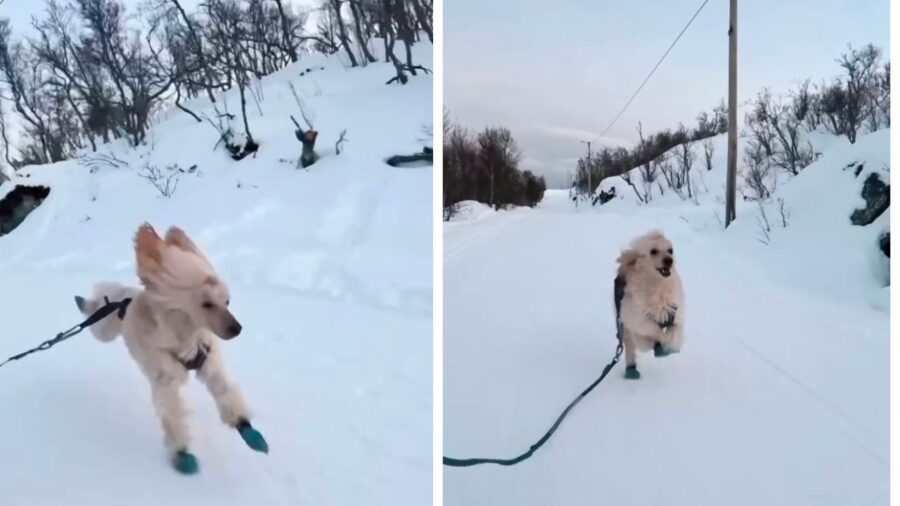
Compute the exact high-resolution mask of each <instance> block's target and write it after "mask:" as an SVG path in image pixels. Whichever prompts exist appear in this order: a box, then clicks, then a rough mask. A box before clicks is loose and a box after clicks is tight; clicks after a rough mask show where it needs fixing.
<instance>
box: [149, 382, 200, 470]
mask: <svg viewBox="0 0 900 506" xmlns="http://www.w3.org/2000/svg"><path fill="white" fill-rule="evenodd" d="M150 388H151V390H152V391H153V405H154V406H155V407H156V413H157V415H158V416H159V421H160V423H161V424H162V429H163V434H164V435H165V442H166V447H168V449H169V450H170V451H172V452H173V457H172V465H174V466H175V469H177V470H178V471H179V472H181V473H182V474H194V473H196V472H197V471H198V468H199V466H198V464H197V459H196V458H195V457H194V456H193V455H192V454H191V453H190V452H188V442H189V441H188V440H189V433H188V428H187V412H186V411H185V408H184V401H183V400H182V399H181V394H180V392H179V389H180V388H181V385H180V383H179V382H178V381H177V380H175V379H174V378H165V377H163V378H160V379H154V380H152V381H151V382H150Z"/></svg>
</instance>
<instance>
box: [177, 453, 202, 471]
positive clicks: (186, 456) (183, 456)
mask: <svg viewBox="0 0 900 506" xmlns="http://www.w3.org/2000/svg"><path fill="white" fill-rule="evenodd" d="M172 466H173V467H174V468H175V470H176V471H178V472H179V473H181V474H187V475H190V474H197V473H198V472H199V471H200V464H199V463H198V462H197V457H194V455H193V454H192V453H190V452H189V451H187V450H179V451H178V452H176V453H175V455H174V456H173V457H172Z"/></svg>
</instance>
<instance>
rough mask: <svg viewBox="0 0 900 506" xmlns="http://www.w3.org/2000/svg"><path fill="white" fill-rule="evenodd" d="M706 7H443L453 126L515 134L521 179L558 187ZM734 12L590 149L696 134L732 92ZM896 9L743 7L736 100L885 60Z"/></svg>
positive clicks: (647, 0) (466, 2) (807, 3)
mask: <svg viewBox="0 0 900 506" xmlns="http://www.w3.org/2000/svg"><path fill="white" fill-rule="evenodd" d="M701 3H702V0H641V1H635V0H631V1H628V0H602V1H601V0H557V1H547V0H491V1H489V2H485V1H482V0H447V1H446V2H444V104H445V107H446V108H447V109H448V110H449V112H450V117H451V118H452V119H453V120H455V121H456V122H458V123H460V124H462V125H464V126H466V127H469V128H470V129H474V130H480V129H482V128H484V127H486V126H505V127H508V128H509V129H510V130H511V131H512V133H513V136H514V137H515V138H516V140H517V143H518V145H519V147H520V149H521V151H522V155H523V156H522V162H521V164H520V166H521V168H523V169H529V170H532V171H533V172H535V173H537V174H541V175H544V176H546V177H547V183H548V185H552V186H564V185H565V184H566V181H567V179H566V178H567V174H568V173H569V172H572V171H574V166H575V162H576V160H577V158H578V157H579V156H582V155H583V154H584V153H585V150H586V146H585V145H584V144H582V143H581V142H580V141H581V140H591V139H595V138H596V137H597V136H598V135H599V134H600V132H602V131H603V129H604V128H605V127H606V126H607V125H608V124H609V122H610V121H612V119H613V117H614V116H615V115H616V113H617V112H618V111H619V110H620V109H621V108H622V106H623V105H624V104H625V102H626V101H627V100H628V98H629V97H630V96H631V94H632V93H633V92H634V90H635V89H636V88H637V86H638V85H639V84H640V83H641V81H642V80H643V79H644V77H645V76H646V75H647V73H648V72H649V71H650V69H651V68H652V67H653V65H654V64H655V63H656V61H657V60H658V59H659V57H660V56H661V55H662V54H663V52H664V51H665V50H666V48H667V47H668V46H669V44H670V43H671V42H672V40H673V39H674V38H675V36H676V35H677V34H678V32H679V31H680V30H681V29H682V28H683V27H684V25H685V23H687V21H688V19H690V17H691V16H692V15H693V13H694V12H695V11H696V9H697V8H698V7H699V6H700V4H701ZM728 3H729V2H728V1H727V0H712V1H710V2H709V3H708V4H707V5H706V7H705V8H704V9H703V11H702V12H701V13H700V15H699V16H698V17H697V19H696V20H695V21H694V23H693V24H692V25H691V27H690V28H689V29H688V31H687V32H685V34H684V36H682V38H681V40H680V41H679V42H678V44H677V45H676V46H675V49H673V50H672V52H671V53H670V54H669V56H668V57H667V58H666V60H665V61H664V62H663V63H662V65H661V66H660V68H659V69H658V70H657V71H656V73H655V74H654V76H653V77H652V78H651V80H650V81H649V82H648V83H647V85H646V86H645V87H644V89H643V91H641V93H640V94H639V95H638V97H637V98H636V99H635V101H634V102H633V103H632V104H631V106H630V107H629V109H628V110H627V111H626V112H625V113H624V114H623V115H622V117H621V118H620V119H619V120H618V122H617V123H616V124H615V125H614V126H613V127H612V128H611V129H610V131H609V133H608V134H607V135H606V136H605V137H604V138H602V139H599V140H597V141H596V142H595V143H594V144H593V148H594V149H598V148H602V147H603V146H631V145H633V143H635V142H636V141H637V138H638V135H637V125H638V122H641V123H642V124H643V129H644V132H645V133H649V132H653V131H656V130H660V129H663V128H675V127H677V125H678V123H679V122H682V123H684V124H685V125H687V126H693V125H694V124H695V122H696V117H697V114H699V113H700V112H701V111H704V110H711V109H712V108H713V107H714V106H715V105H716V104H718V103H719V102H720V101H721V100H723V99H725V98H726V95H727V90H728V34H727V32H728ZM889 5H890V2H889V0H864V1H853V0H785V1H780V2H761V1H757V0H751V1H748V0H741V1H740V2H739V6H738V100H739V103H740V102H744V101H746V100H748V99H750V98H752V96H753V95H755V94H756V93H757V92H758V91H759V90H761V89H762V88H763V87H768V88H770V89H771V90H773V92H776V93H784V92H786V91H787V90H789V89H791V88H792V87H794V86H796V85H797V84H798V83H800V82H801V81H803V80H805V79H807V78H811V79H813V81H814V82H819V81H821V80H822V79H830V78H831V77H833V76H836V75H838V74H839V73H840V69H839V68H838V66H837V64H836V63H835V59H836V58H838V57H839V56H840V54H841V53H842V52H844V51H846V49H847V44H852V45H853V46H854V47H857V46H862V45H863V44H866V43H869V42H871V43H873V44H875V45H876V46H878V47H880V48H882V50H883V51H884V53H885V55H886V56H888V54H889V19H888V18H889V16H888V14H889Z"/></svg>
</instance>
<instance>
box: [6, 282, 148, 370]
mask: <svg viewBox="0 0 900 506" xmlns="http://www.w3.org/2000/svg"><path fill="white" fill-rule="evenodd" d="M104 300H105V301H106V304H105V305H104V306H102V307H100V308H99V309H97V310H96V311H94V313H93V314H91V315H90V316H88V317H87V319H86V320H84V321H83V322H81V323H79V324H78V325H75V326H74V327H72V328H70V329H69V330H66V331H64V332H60V333H59V334H56V337H54V338H53V339H50V340H47V341H44V342H43V343H41V344H40V345H38V346H37V347H35V348H32V349H30V350H27V351H23V352H22V353H19V354H18V355H13V356H11V357H9V358H8V359H6V360H4V361H3V362H2V363H0V367H3V366H4V365H6V364H7V363H9V362H12V361H13V360H19V359H22V358H25V357H27V356H28V355H31V354H32V353H36V352H38V351H43V350H46V349H48V348H50V347H52V346H54V345H56V344H58V343H61V342H63V341H65V340H66V339H68V338H70V337H72V336H74V335H76V334H78V333H79V332H81V331H82V330H84V329H86V328H88V327H90V326H91V325H93V324H95V323H97V322H99V321H100V320H102V319H104V318H106V317H107V316H109V315H111V314H113V313H118V317H119V319H122V318H125V310H126V309H127V308H128V304H130V303H131V299H130V298H126V299H122V300H120V301H118V302H110V301H109V299H108V298H105V297H104Z"/></svg>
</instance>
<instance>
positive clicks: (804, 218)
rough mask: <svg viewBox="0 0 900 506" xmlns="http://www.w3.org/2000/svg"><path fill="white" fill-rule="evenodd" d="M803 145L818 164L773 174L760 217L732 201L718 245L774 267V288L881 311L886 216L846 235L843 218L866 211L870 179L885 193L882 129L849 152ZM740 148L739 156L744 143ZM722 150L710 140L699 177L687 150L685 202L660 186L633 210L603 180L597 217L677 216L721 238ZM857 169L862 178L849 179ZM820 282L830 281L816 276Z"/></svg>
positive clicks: (816, 138) (817, 139)
mask: <svg viewBox="0 0 900 506" xmlns="http://www.w3.org/2000/svg"><path fill="white" fill-rule="evenodd" d="M807 139H808V140H809V141H810V143H811V145H812V146H813V151H814V152H815V153H817V154H818V155H817V156H818V160H817V161H815V162H813V163H812V164H811V165H809V166H808V167H806V168H805V169H804V170H803V171H801V173H800V175H799V176H796V177H792V176H790V175H788V174H787V173H785V172H783V171H781V172H775V174H774V176H775V178H776V181H775V182H773V187H774V188H775V190H774V193H773V195H772V197H771V198H770V199H769V200H768V201H767V202H766V203H765V204H764V206H763V207H762V209H761V208H760V205H759V204H757V203H755V202H750V201H746V200H744V199H741V191H739V195H738V209H737V212H738V216H739V219H738V220H737V221H736V222H735V223H734V226H733V227H731V228H730V229H729V230H728V231H726V233H725V234H724V237H723V244H724V245H727V246H728V247H732V248H734V249H735V250H739V251H743V252H747V253H749V252H752V255H753V256H754V257H756V258H757V259H758V260H759V263H762V264H774V265H780V266H782V267H781V268H776V269H775V270H774V272H773V275H774V276H775V277H776V278H784V277H790V278H792V280H793V281H794V282H795V283H796V284H797V285H798V286H801V287H805V288H807V289H809V290H810V291H812V292H814V293H816V294H818V295H827V296H830V297H835V298H838V299H845V298H847V299H851V300H856V301H860V300H863V301H868V302H871V303H872V304H874V305H876V306H878V307H882V308H884V309H885V311H886V310H887V300H888V299H887V291H886V290H881V289H882V288H883V287H885V286H886V284H887V280H888V278H889V275H888V270H887V269H888V261H887V259H886V258H885V257H884V256H883V255H882V254H881V253H880V251H879V250H878V239H879V237H880V236H881V234H883V233H885V232H887V231H889V228H890V220H889V218H890V212H889V210H888V211H886V212H884V213H883V214H882V215H881V216H880V217H879V218H878V219H877V220H876V221H875V222H874V223H872V224H871V225H867V226H856V225H852V224H851V222H850V216H851V214H853V211H854V210H856V209H861V208H865V207H866V201H865V200H864V199H863V198H862V196H861V193H862V189H863V185H864V182H865V180H866V178H868V177H869V175H870V174H872V173H875V174H877V177H878V178H879V179H880V180H881V181H882V182H883V183H884V184H890V129H885V130H880V131H877V132H874V133H871V134H868V135H865V136H862V137H860V138H859V139H858V140H857V142H856V143H855V144H850V143H849V142H848V141H847V139H846V138H845V137H840V136H834V135H830V134H822V133H818V132H817V133H813V134H809V135H807ZM739 141H740V142H739V143H738V153H739V154H741V153H743V150H744V149H745V147H746V146H745V144H746V139H744V138H741V139H739ZM726 142H727V138H726V136H724V135H721V136H717V137H715V138H713V139H712V144H713V146H714V153H715V154H714V157H713V169H712V170H707V169H706V163H705V160H704V159H703V156H702V146H700V143H695V149H696V150H697V151H698V153H697V154H698V156H697V159H695V160H694V164H693V166H692V169H691V180H692V183H693V184H692V186H693V190H694V195H695V197H694V198H693V199H682V198H681V197H680V196H679V195H676V194H675V193H674V192H673V191H672V190H670V189H669V188H667V187H666V186H665V183H664V182H663V183H662V185H660V184H659V183H657V184H655V185H651V199H650V202H649V203H641V202H639V201H638V198H637V196H636V194H635V192H634V191H633V190H632V189H631V188H630V187H629V186H628V185H627V184H626V183H625V181H624V180H623V179H622V178H621V177H613V178H609V179H606V180H604V181H603V182H602V183H601V184H600V187H599V189H598V191H603V192H609V191H610V190H611V188H613V187H614V188H615V191H616V197H615V198H614V199H613V200H611V201H609V202H607V203H606V204H603V205H602V206H598V207H597V208H596V209H595V211H596V212H622V213H629V212H634V210H635V208H637V207H640V208H642V209H643V211H644V212H648V213H654V212H656V213H670V212H671V213H677V215H678V216H680V217H681V219H682V220H684V221H685V222H687V223H689V224H690V225H691V226H692V227H694V228H696V229H698V230H703V231H715V230H720V229H721V228H722V225H723V222H722V219H723V217H724V201H725V197H724V195H725V174H726V170H725V169H726V161H727V160H726ZM675 149H678V148H675ZM673 151H674V150H673ZM738 167H739V174H738V187H739V188H740V187H741V186H742V185H743V184H744V178H743V171H744V170H745V169H744V168H743V164H742V163H739V165H738ZM858 167H861V168H860V169H859V173H858V174H857V173H856V171H857V168H858ZM631 174H632V181H633V182H635V184H636V185H638V186H639V187H640V185H641V181H642V177H641V174H640V172H639V169H635V170H633V171H631ZM660 186H662V187H663V190H662V192H661V191H660ZM782 203H783V204H782ZM782 209H783V211H784V218H782ZM582 210H583V209H582ZM766 222H768V226H767V225H766ZM785 223H787V225H786V226H785ZM764 229H768V232H766V231H764ZM810 247H815V248H816V253H815V254H811V252H810V251H809V248H810ZM823 272H832V273H835V274H836V275H830V276H823V275H822V273H823ZM848 280H851V281H850V282H848Z"/></svg>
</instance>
